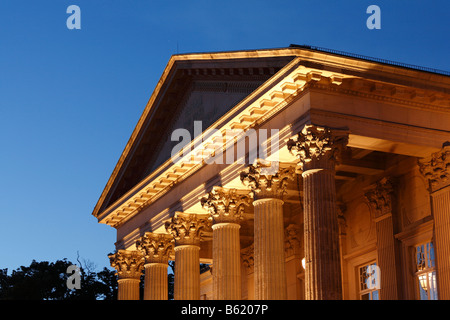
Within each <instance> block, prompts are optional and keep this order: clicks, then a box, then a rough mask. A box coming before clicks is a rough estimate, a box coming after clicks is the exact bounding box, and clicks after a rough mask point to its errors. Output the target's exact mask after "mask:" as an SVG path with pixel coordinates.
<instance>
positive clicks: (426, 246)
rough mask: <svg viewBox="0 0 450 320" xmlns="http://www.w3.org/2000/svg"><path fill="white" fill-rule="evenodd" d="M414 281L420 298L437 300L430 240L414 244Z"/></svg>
mask: <svg viewBox="0 0 450 320" xmlns="http://www.w3.org/2000/svg"><path fill="white" fill-rule="evenodd" d="M415 261H416V282H417V287H418V290H419V299H420V300H437V286H436V269H435V263H434V247H433V243H432V242H427V243H423V244H420V245H418V246H416V256H415Z"/></svg>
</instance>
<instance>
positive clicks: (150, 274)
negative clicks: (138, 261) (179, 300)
mask: <svg viewBox="0 0 450 320" xmlns="http://www.w3.org/2000/svg"><path fill="white" fill-rule="evenodd" d="M168 266H169V265H168V264H167V263H147V264H146V265H145V266H144V268H145V278H144V300H167V299H168V297H169V289H168V281H167V268H168Z"/></svg>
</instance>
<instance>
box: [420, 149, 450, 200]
mask: <svg viewBox="0 0 450 320" xmlns="http://www.w3.org/2000/svg"><path fill="white" fill-rule="evenodd" d="M418 164H419V170H420V172H421V173H422V175H423V176H424V177H425V178H426V179H428V181H429V189H428V190H429V191H430V192H434V191H436V190H439V189H442V188H444V187H446V186H449V185H450V142H446V143H444V144H443V146H442V149H441V150H439V151H438V152H435V153H433V154H432V155H431V156H430V157H429V158H427V159H421V160H419V161H418Z"/></svg>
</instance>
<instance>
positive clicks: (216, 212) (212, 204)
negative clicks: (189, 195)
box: [201, 187, 250, 300]
mask: <svg viewBox="0 0 450 320" xmlns="http://www.w3.org/2000/svg"><path fill="white" fill-rule="evenodd" d="M201 204H202V207H203V208H204V209H206V210H207V211H208V213H209V214H210V218H211V219H212V222H213V225H212V229H213V266H214V267H213V274H212V276H213V299H214V300H240V299H241V263H240V262H241V261H240V249H241V246H240V237H239V228H240V227H241V226H240V225H239V221H240V220H241V219H243V212H244V206H246V205H249V204H250V198H249V196H248V191H240V190H236V189H224V188H221V187H214V188H213V190H212V191H211V192H210V193H209V194H208V196H207V197H204V198H202V199H201Z"/></svg>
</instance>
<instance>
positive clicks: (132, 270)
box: [108, 250, 145, 280]
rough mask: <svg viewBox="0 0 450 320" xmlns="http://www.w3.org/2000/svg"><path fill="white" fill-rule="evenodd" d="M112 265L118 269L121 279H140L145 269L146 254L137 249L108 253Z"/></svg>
mask: <svg viewBox="0 0 450 320" xmlns="http://www.w3.org/2000/svg"><path fill="white" fill-rule="evenodd" d="M108 258H109V261H110V263H111V267H113V268H115V269H116V270H117V275H118V276H119V280H121V279H137V280H139V279H140V277H141V274H142V270H143V269H144V263H145V259H144V255H143V254H142V253H141V252H139V251H137V250H133V251H131V250H118V251H117V252H116V253H114V254H110V255H108Z"/></svg>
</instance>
